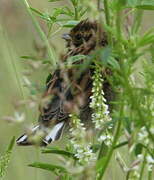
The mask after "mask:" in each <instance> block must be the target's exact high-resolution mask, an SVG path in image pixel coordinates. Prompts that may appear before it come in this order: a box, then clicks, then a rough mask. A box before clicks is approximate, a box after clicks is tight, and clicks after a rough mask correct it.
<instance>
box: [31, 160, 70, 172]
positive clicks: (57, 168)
mask: <svg viewBox="0 0 154 180" xmlns="http://www.w3.org/2000/svg"><path fill="white" fill-rule="evenodd" d="M28 166H30V167H35V168H40V169H44V170H47V171H51V172H53V173H55V174H56V175H59V174H60V173H67V170H66V169H65V168H64V167H62V166H58V165H54V164H47V163H41V162H34V163H32V164H29V165H28Z"/></svg>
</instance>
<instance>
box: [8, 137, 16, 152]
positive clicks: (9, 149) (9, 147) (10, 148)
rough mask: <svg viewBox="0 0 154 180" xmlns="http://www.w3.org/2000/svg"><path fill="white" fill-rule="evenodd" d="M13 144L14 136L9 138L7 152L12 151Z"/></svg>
mask: <svg viewBox="0 0 154 180" xmlns="http://www.w3.org/2000/svg"><path fill="white" fill-rule="evenodd" d="M14 144H15V137H13V138H12V139H11V141H10V144H9V146H8V149H7V151H9V152H10V151H12V149H13V146H14Z"/></svg>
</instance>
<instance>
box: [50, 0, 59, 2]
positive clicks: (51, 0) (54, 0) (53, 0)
mask: <svg viewBox="0 0 154 180" xmlns="http://www.w3.org/2000/svg"><path fill="white" fill-rule="evenodd" d="M57 1H61V0H49V2H57Z"/></svg>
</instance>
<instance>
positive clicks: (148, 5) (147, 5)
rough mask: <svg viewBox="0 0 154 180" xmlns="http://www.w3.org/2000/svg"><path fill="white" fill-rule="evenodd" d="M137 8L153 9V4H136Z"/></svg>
mask: <svg viewBox="0 0 154 180" xmlns="http://www.w3.org/2000/svg"><path fill="white" fill-rule="evenodd" d="M136 8H137V9H143V10H154V5H150V4H145V5H138V6H136Z"/></svg>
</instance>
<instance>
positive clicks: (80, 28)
mask: <svg viewBox="0 0 154 180" xmlns="http://www.w3.org/2000/svg"><path fill="white" fill-rule="evenodd" d="M63 39H65V40H66V42H67V47H68V52H70V55H76V54H79V53H81V54H88V53H89V52H90V51H91V50H94V49H95V47H96V45H99V46H105V45H107V37H106V33H105V32H104V30H103V28H102V27H101V25H100V24H98V23H97V22H96V21H94V22H92V21H89V20H88V19H86V20H83V21H81V22H80V23H79V24H77V25H76V26H75V27H74V28H73V29H71V31H70V32H69V33H68V34H63Z"/></svg>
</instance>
